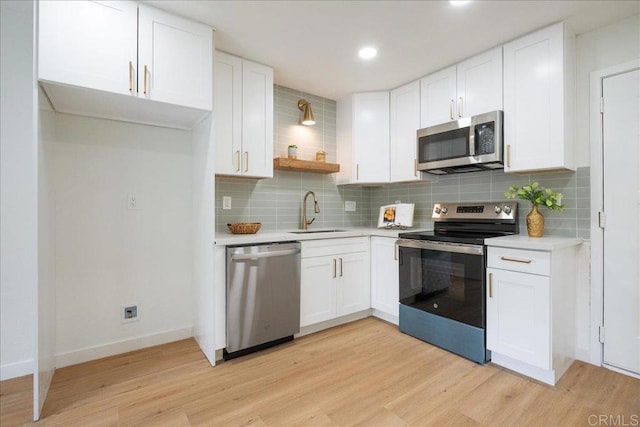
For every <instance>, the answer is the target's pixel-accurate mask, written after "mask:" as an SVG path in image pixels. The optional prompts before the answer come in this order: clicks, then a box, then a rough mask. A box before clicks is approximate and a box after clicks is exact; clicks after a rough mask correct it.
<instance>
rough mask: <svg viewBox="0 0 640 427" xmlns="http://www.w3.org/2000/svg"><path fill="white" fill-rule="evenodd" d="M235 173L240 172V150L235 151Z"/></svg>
mask: <svg viewBox="0 0 640 427" xmlns="http://www.w3.org/2000/svg"><path fill="white" fill-rule="evenodd" d="M236 172H240V150H236Z"/></svg>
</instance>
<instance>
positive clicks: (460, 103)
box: [458, 97, 463, 117]
mask: <svg viewBox="0 0 640 427" xmlns="http://www.w3.org/2000/svg"><path fill="white" fill-rule="evenodd" d="M462 103H463V100H462V97H460V101H458V117H462Z"/></svg>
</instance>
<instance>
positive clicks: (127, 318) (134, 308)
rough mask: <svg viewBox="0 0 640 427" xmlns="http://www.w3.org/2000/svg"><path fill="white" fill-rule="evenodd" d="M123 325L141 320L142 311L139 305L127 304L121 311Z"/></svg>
mask: <svg viewBox="0 0 640 427" xmlns="http://www.w3.org/2000/svg"><path fill="white" fill-rule="evenodd" d="M121 316H122V317H121V321H122V323H129V322H136V321H138V320H140V310H139V309H138V304H137V303H132V304H125V305H123V306H122V310H121Z"/></svg>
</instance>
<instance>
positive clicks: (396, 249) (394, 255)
mask: <svg viewBox="0 0 640 427" xmlns="http://www.w3.org/2000/svg"><path fill="white" fill-rule="evenodd" d="M399 250H400V247H399V245H398V241H397V240H396V241H395V242H394V243H393V260H394V261H397V260H398V251H399Z"/></svg>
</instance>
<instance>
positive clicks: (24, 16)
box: [0, 1, 38, 379]
mask: <svg viewBox="0 0 640 427" xmlns="http://www.w3.org/2000/svg"><path fill="white" fill-rule="evenodd" d="M32 8H33V5H32V4H30V3H28V2H20V1H2V2H0V15H1V24H0V31H1V33H0V42H1V47H0V91H1V92H2V96H1V97H0V98H1V105H0V111H1V116H0V123H1V126H0V129H1V134H0V146H1V148H0V150H1V152H0V161H1V164H0V173H1V176H0V185H1V190H0V277H1V279H0V304H1V306H0V326H1V329H0V379H6V378H10V377H15V376H20V375H26V374H29V373H31V372H33V357H34V352H35V331H36V323H35V322H36V316H35V314H36V313H35V307H36V301H35V298H36V287H37V281H38V234H37V233H38V223H37V220H38V218H37V198H38V182H37V179H38V175H37V167H38V165H37V149H38V148H37V145H36V143H37V135H36V132H35V129H36V126H35V124H34V121H35V117H34V107H35V105H34V97H33V96H30V95H31V94H32V93H33V71H32V70H33V25H32V19H33V14H32Z"/></svg>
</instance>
